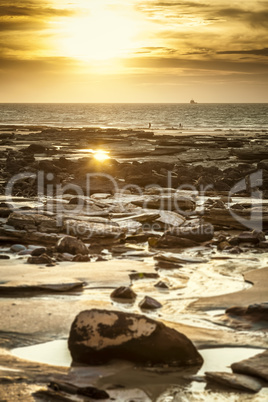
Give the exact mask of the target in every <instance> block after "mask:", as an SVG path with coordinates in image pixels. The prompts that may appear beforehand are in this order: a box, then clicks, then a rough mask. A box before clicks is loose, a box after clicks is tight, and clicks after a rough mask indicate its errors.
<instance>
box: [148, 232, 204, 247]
mask: <svg viewBox="0 0 268 402" xmlns="http://www.w3.org/2000/svg"><path fill="white" fill-rule="evenodd" d="M195 246H198V243H196V242H195V241H193V240H191V239H185V238H183V237H178V236H171V235H169V234H164V235H163V236H162V237H160V239H158V240H157V241H156V242H155V244H154V247H158V248H172V247H181V248H186V247H195Z"/></svg>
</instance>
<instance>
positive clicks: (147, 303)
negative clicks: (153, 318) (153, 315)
mask: <svg viewBox="0 0 268 402" xmlns="http://www.w3.org/2000/svg"><path fill="white" fill-rule="evenodd" d="M139 307H140V308H141V309H142V310H156V309H158V308H161V307H163V306H162V304H161V303H159V302H158V301H157V300H155V299H153V298H152V297H149V296H145V297H144V299H142V301H141V302H140V303H139Z"/></svg>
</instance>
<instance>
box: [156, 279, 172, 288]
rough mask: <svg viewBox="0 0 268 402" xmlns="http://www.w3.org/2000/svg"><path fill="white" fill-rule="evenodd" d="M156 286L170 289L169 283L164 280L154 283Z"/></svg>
mask: <svg viewBox="0 0 268 402" xmlns="http://www.w3.org/2000/svg"><path fill="white" fill-rule="evenodd" d="M154 287H155V288H160V289H169V287H168V285H167V284H166V283H165V282H163V281H159V282H157V283H156V284H155V285H154Z"/></svg>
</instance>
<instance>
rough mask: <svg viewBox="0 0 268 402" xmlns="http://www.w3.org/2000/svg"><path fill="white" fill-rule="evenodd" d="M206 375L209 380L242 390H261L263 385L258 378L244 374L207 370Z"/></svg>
mask: <svg viewBox="0 0 268 402" xmlns="http://www.w3.org/2000/svg"><path fill="white" fill-rule="evenodd" d="M205 376H206V379H207V380H208V381H212V382H216V383H218V384H221V385H224V386H227V387H231V388H236V389H240V390H242V391H249V392H259V391H260V390H261V389H262V385H261V383H260V382H259V381H258V380H256V379H255V378H253V377H249V376H247V375H243V374H233V373H225V372H206V373H205Z"/></svg>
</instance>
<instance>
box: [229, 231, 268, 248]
mask: <svg viewBox="0 0 268 402" xmlns="http://www.w3.org/2000/svg"><path fill="white" fill-rule="evenodd" d="M261 241H265V234H264V233H263V232H259V231H256V230H254V231H252V232H246V231H245V232H241V233H239V235H238V236H234V237H232V238H231V239H230V240H229V243H230V244H231V245H232V246H236V245H238V244H240V243H250V244H258V243H260V242H261Z"/></svg>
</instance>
